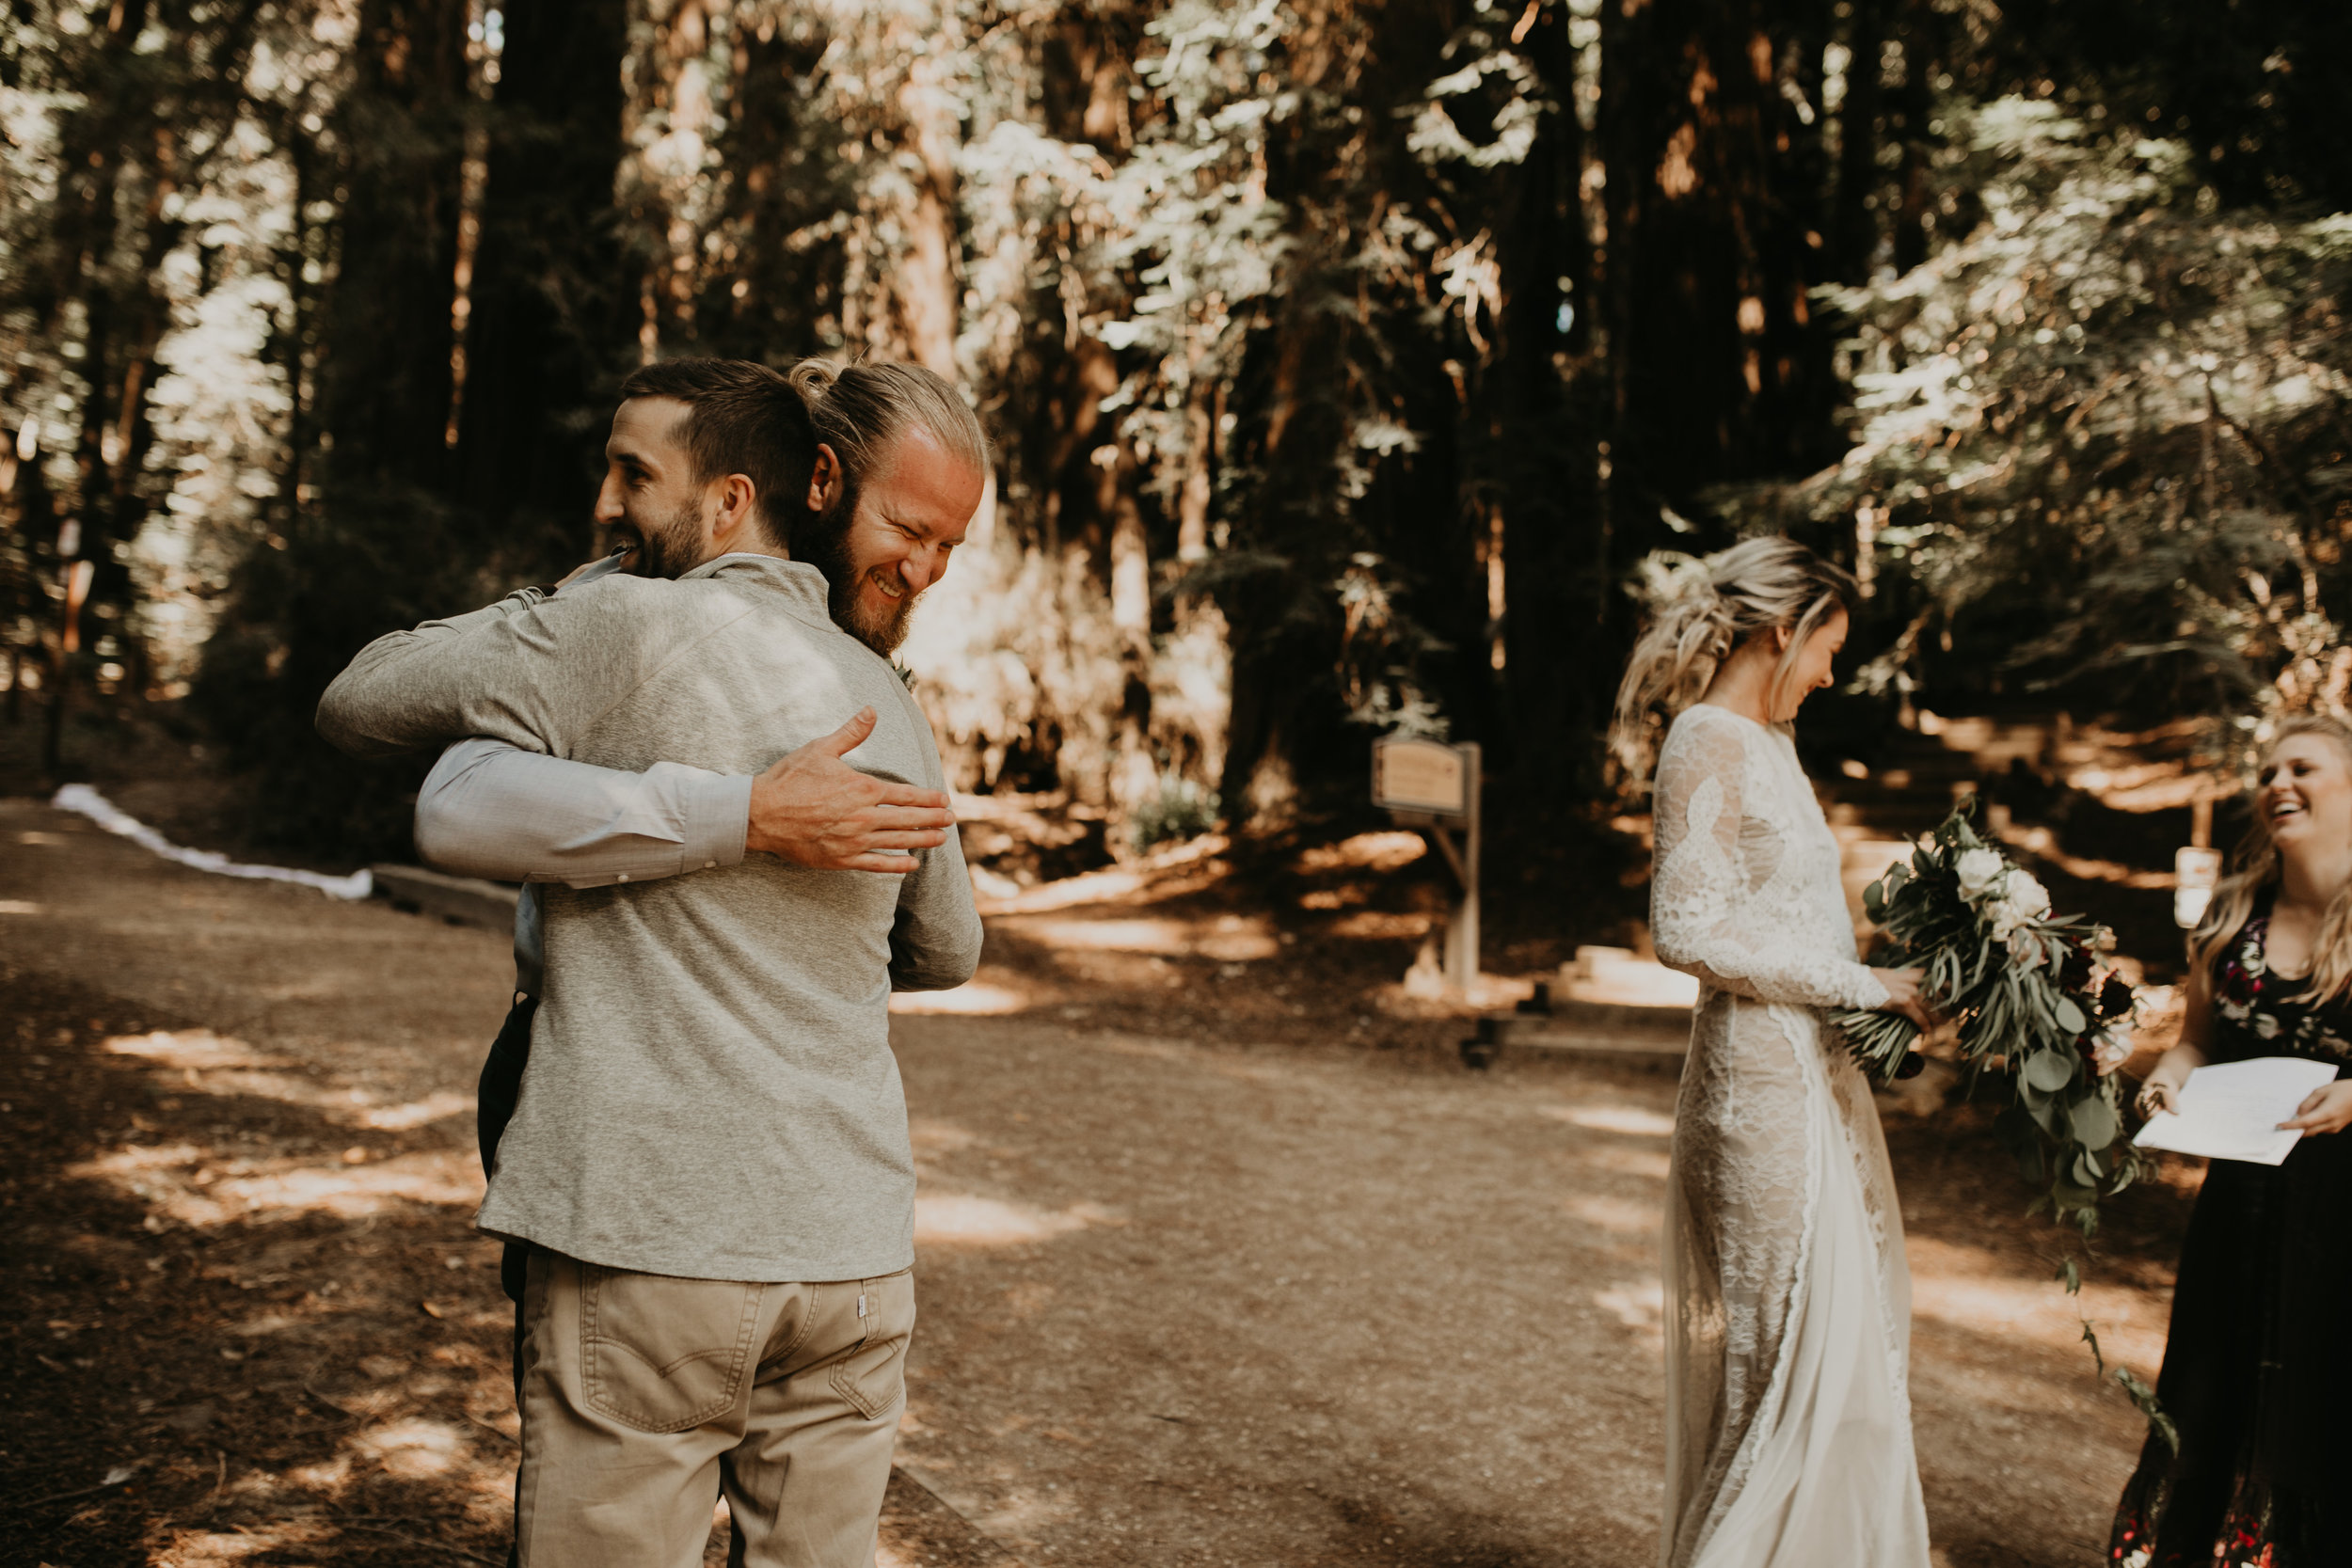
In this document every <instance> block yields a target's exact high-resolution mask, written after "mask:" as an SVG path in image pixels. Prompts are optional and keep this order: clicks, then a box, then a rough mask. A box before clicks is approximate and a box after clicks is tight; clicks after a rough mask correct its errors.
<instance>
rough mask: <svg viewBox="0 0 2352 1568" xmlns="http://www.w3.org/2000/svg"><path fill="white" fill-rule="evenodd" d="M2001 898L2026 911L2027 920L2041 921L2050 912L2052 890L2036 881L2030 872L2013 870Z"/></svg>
mask: <svg viewBox="0 0 2352 1568" xmlns="http://www.w3.org/2000/svg"><path fill="white" fill-rule="evenodd" d="M2001 896H2002V897H2004V898H2006V899H2008V900H2009V901H2010V903H2012V904H2014V905H2016V906H2017V907H2018V908H2019V909H2021V910H2023V911H2026V919H2027V920H2039V919H2041V918H2042V916H2043V915H2045V914H2048V913H2049V912H2050V890H2049V889H2048V888H2045V887H2043V886H2042V884H2041V883H2040V882H2038V881H2036V880H2034V877H2033V873H2032V872H2030V871H2015V870H2012V871H2011V872H2010V874H2009V885H2008V886H2007V887H2006V888H2004V889H2003V890H2002V892H2001Z"/></svg>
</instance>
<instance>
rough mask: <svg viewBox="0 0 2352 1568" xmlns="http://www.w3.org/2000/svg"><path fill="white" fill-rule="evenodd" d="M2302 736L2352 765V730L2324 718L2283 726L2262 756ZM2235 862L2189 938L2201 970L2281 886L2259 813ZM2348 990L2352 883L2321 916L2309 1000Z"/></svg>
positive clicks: (2351, 958)
mask: <svg viewBox="0 0 2352 1568" xmlns="http://www.w3.org/2000/svg"><path fill="white" fill-rule="evenodd" d="M2302 735H2315V736H2320V737H2321V738H2322V739H2324V740H2327V741H2328V742H2330V743H2332V744H2333V745H2334V746H2335V748H2336V751H2337V752H2339V753H2340V754H2341V755H2342V756H2343V757H2344V762H2345V763H2346V764H2347V765H2348V766H2352V726H2347V725H2345V724H2344V721H2342V720H2340V719H2331V718H2329V717H2328V716H2327V715H2326V714H2320V713H2311V714H2305V715H2303V716H2302V717H2301V718H2298V719H2290V720H2288V721H2286V722H2285V723H2283V724H2281V725H2280V726H2279V733H2278V735H2277V736H2273V737H2272V739H2271V742H2270V745H2269V747H2268V749H2267V750H2265V752H2264V753H2263V755H2264V757H2265V760H2267V759H2268V758H2269V757H2271V756H2274V755H2276V754H2277V753H2278V750H2279V748H2280V746H2283V745H2284V744H2286V743H2287V742H2288V741H2290V740H2292V739H2294V738H2295V737H2296V736H2302ZM2231 859H2232V861H2233V863H2234V864H2233V868H2232V870H2231V872H2230V874H2229V875H2228V876H2226V877H2224V878H2222V879H2221V880H2220V882H2219V883H2217V885H2216V886H2215V888H2214V890H2213V901H2212V902H2211V903H2209V904H2207V905H2206V906H2205V918H2204V919H2202V920H2201V921H2199V922H2198V923H2197V929H2195V930H2194V931H2191V932H2190V933H2189V937H2188V961H2189V963H2190V964H2191V965H2192V966H2193V967H2194V968H2195V969H2197V970H2206V969H2209V968H2210V967H2211V966H2212V964H2213V961H2214V959H2215V958H2217V956H2219V954H2220V953H2221V951H2222V949H2223V948H2225V947H2227V946H2228V945H2229V944H2230V943H2231V942H2234V941H2236V940H2237V935H2238V933H2239V932H2240V931H2243V930H2244V929H2246V923H2247V921H2249V920H2250V919H2252V918H2253V914H2254V904H2255V901H2256V900H2257V899H2259V898H2260V897H2261V896H2262V895H2263V892H2264V890H2265V889H2267V888H2275V887H2277V886H2278V885H2279V876H2280V870H2279V847H2278V846H2277V845H2276V844H2274V843H2272V842H2271V838H2270V824H2269V823H2267V822H2265V821H2264V820H2263V816H2262V814H2261V813H2260V812H2256V813H2255V814H2254V825H2253V826H2252V827H2250V828H2249V829H2247V830H2246V837H2245V838H2244V839H2242V840H2240V841H2239V843H2238V847H2237V852H2236V853H2235V854H2234V855H2233V856H2232V857H2231ZM2348 987H2352V882H2346V883H2345V884H2344V886H2343V887H2341V888H2338V889H2337V890H2336V895H2335V896H2334V897H2333V898H2330V899H2329V900H2328V912H2327V913H2326V914H2325V915H2322V916H2321V917H2320V922H2319V937H2318V940H2317V941H2315V942H2312V977H2311V991H2310V995H2311V997H2312V1000H2314V1001H2320V1002H2325V1001H2328V1000H2329V999H2331V998H2333V997H2335V996H2338V995H2340V994H2342V993H2343V991H2344V990H2345V989H2346V988H2348Z"/></svg>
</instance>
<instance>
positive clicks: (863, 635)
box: [794, 484, 921, 658]
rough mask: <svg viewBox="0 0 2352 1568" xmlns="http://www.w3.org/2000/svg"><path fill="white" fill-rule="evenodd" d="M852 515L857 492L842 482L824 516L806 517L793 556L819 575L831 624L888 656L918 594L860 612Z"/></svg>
mask: <svg viewBox="0 0 2352 1568" xmlns="http://www.w3.org/2000/svg"><path fill="white" fill-rule="evenodd" d="M856 515H857V491H856V489H855V487H854V486H852V485H849V484H844V485H843V486H842V489H841V494H840V496H839V497H838V498H836V499H835V500H834V503H833V505H832V506H831V507H830V508H828V509H827V510H826V511H825V513H824V515H822V516H819V517H816V518H812V519H811V522H812V523H813V525H814V526H813V527H810V528H808V529H806V530H805V531H803V538H802V539H801V540H800V541H798V542H797V547H796V549H795V551H794V553H795V554H796V555H798V556H799V557H800V558H801V559H802V560H803V561H805V562H808V563H809V564H810V565H812V566H814V567H816V568H817V569H818V571H820V572H822V573H824V574H825V608H826V610H827V611H828V612H829V613H830V614H831V615H832V616H833V624H834V626H839V627H840V628H841V629H842V630H843V631H846V632H848V633H849V634H850V636H851V637H854V638H856V639H857V640H858V641H861V642H863V643H865V644H866V646H867V647H869V648H871V649H873V650H874V651H875V652H876V653H878V654H880V655H882V657H884V658H888V657H890V656H891V655H892V654H895V653H897V652H898V644H899V643H901V642H904V641H906V640H907V622H908V620H909V619H910V618H911V617H912V616H913V615H914V601H915V600H916V599H918V598H920V597H921V595H920V594H907V595H906V596H905V597H903V598H901V599H899V600H898V601H897V602H896V603H894V604H893V605H892V606H891V608H890V609H889V610H887V611H886V612H885V613H883V614H882V615H880V616H870V617H869V616H867V615H866V614H865V613H864V611H863V610H861V608H860V605H861V602H862V600H863V599H864V597H865V595H864V594H863V592H862V590H863V589H864V588H865V586H866V574H865V573H863V572H860V571H859V570H858V569H857V562H855V561H853V560H852V559H850V521H851V519H853V518H854V517H855V516H856Z"/></svg>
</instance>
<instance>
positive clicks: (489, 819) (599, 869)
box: [417, 736, 752, 887]
mask: <svg viewBox="0 0 2352 1568" xmlns="http://www.w3.org/2000/svg"><path fill="white" fill-rule="evenodd" d="M751 800H752V777H751V775H750V774H748V773H745V774H725V773H714V772H710V771H708V770H707V769H705V768H688V767H685V766H683V765H681V764H678V763H673V762H662V763H656V764H655V765H654V766H653V767H651V768H647V769H646V770H645V771H644V772H642V773H630V772H625V771H623V770H621V769H619V768H596V767H593V766H591V765H589V764H587V763H582V762H573V761H570V760H568V759H566V758H563V757H553V756H548V755H546V754H544V753H542V752H526V751H523V750H521V749H519V748H518V747H516V746H513V745H510V744H508V743H507V742H505V741H502V740H494V739H489V738H487V737H484V736H475V737H473V738H471V739H468V740H461V741H459V742H458V743H457V744H456V745H454V746H452V747H451V748H450V749H449V750H448V751H446V752H443V753H442V754H441V760H440V761H439V762H438V763H437V764H436V765H435V766H434V768H433V771H432V773H431V774H429V775H428V776H427V777H426V779H425V782H424V785H423V787H422V788H421V790H419V791H418V794H417V853H418V854H419V855H420V856H421V857H422V858H423V860H424V861H425V863H427V864H429V865H433V866H437V867H438V868H439V869H441V870H443V871H450V872H454V873H457V874H459V875H461V876H469V877H489V878H494V879H499V880H501V881H510V882H562V883H564V884H566V885H567V886H571V887H604V886H607V885H609V884H612V883H615V882H636V881H650V880H654V879H659V878H663V877H675V876H677V875H679V874H680V873H681V872H691V871H702V870H708V869H715V868H717V867H720V866H728V865H734V864H737V863H739V862H740V861H741V860H742V859H743V840H744V834H745V832H746V828H747V825H748V823H749V821H750V818H751Z"/></svg>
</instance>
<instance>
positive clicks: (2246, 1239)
mask: <svg viewBox="0 0 2352 1568" xmlns="http://www.w3.org/2000/svg"><path fill="white" fill-rule="evenodd" d="M2269 934H2270V903H2269V900H2268V899H2267V898H2265V899H2264V900H2263V901H2262V902H2260V903H2259V904H2257V905H2256V906H2255V910H2254V913H2253V916H2252V917H2251V918H2250V919H2249V920H2248V921H2247V923H2246V928H2245V929H2244V930H2243V931H2241V932H2239V933H2238V936H2237V939H2236V940H2235V941H2233V942H2231V943H2230V944H2229V945H2228V946H2226V947H2225V948H2223V949H2222V951H2221V953H2220V955H2219V956H2218V957H2217V958H2216V959H2215V961H2214V974H2213V982H2214V984H2213V992H2214V1001H2213V1034H2212V1039H2211V1041H2210V1046H2209V1049H2208V1052H2207V1055H2208V1058H2209V1059H2210V1060H2211V1061H2214V1062H2234V1061H2243V1060H2245V1059H2247V1058H2249V1057H2252V1056H2304V1057H2309V1058H2312V1060H2315V1061H2322V1062H2329V1063H2333V1064H2335V1065H2336V1066H2337V1067H2338V1069H2339V1072H2338V1076H2339V1077H2341V1076H2342V1075H2343V1074H2342V1071H2341V1069H2342V1068H2344V1066H2346V1065H2352V1002H2348V1001H2347V1000H2346V999H2345V998H2344V997H2342V996H2338V997H2336V998H2335V999H2333V1000H2330V1001H2328V1002H2324V1003H2320V1004H2317V1005H2314V1004H2313V1003H2312V1000H2311V998H2310V997H2309V996H2308V995H2307V994H2306V992H2307V991H2308V990H2309V987H2308V983H2307V982H2305V981H2302V980H2290V979H2286V978H2284V977H2283V976H2280V975H2279V974H2273V973H2271V970H2270V966H2269V964H2268V962H2267V961H2266V958H2265V948H2266V945H2267V942H2268V939H2269ZM2347 1328H2352V1130H2347V1131H2346V1132H2337V1133H2330V1134H2328V1135H2326V1136H2312V1135H2309V1134H2307V1135H2306V1136H2305V1137H2304V1138H2303V1139H2302V1140H2301V1141H2300V1142H2298V1143H2297V1144H2296V1146H2295V1148H2294V1151H2293V1152H2292V1153H2290V1154H2289V1155H2288V1156H2287V1158H2286V1161H2285V1163H2284V1164H2280V1165H2278V1166H2275V1167H2274V1166H2270V1165H2257V1164H2248V1163H2246V1162H2244V1161H2240V1160H2215V1161H2212V1162H2210V1163H2209V1164H2208V1165H2207V1167H2206V1171H2205V1182H2204V1186H2203V1188H2202V1190H2201V1191H2200V1192H2199V1194H2198V1195H2197V1207H2196V1210H2195V1212H2193V1213H2192V1214H2191V1216H2190V1218H2189V1222H2188V1235H2187V1236H2186V1238H2185V1240H2184V1241H2183V1243H2182V1245H2181V1269H2180V1276H2179V1282H2178V1283H2177V1284H2176V1285H2175V1287H2174V1288H2173V1292H2172V1323H2171V1328H2170V1331H2169V1337H2168V1338H2167V1340H2166V1345H2165V1353H2164V1371H2163V1373H2162V1375H2161V1376H2160V1377H2159V1378H2158V1379H2157V1382H2156V1393H2157V1397H2158V1398H2159V1399H2161V1400H2162V1401H2163V1402H2164V1408H2165V1411H2166V1413H2167V1414H2168V1415H2169V1416H2170V1417H2171V1418H2172V1420H2173V1422H2174V1424H2175V1425H2176V1426H2177V1427H2178V1428H2179V1429H2180V1434H2181V1451H2180V1452H2179V1454H2178V1455H2177V1456H2176V1455H2175V1454H2173V1453H2172V1452H2171V1450H2170V1449H2169V1448H2168V1447H2167V1446H2166V1444H2165V1442H2164V1439H2163V1438H2162V1437H2160V1436H2158V1435H2155V1434H2154V1433H2151V1434H2150V1436H2149V1438H2148V1443H2147V1446H2146V1447H2145V1448H2144V1449H2141V1451H2140V1456H2139V1468H2138V1469H2137V1471H2135V1472H2134V1473H2133V1475H2132V1479H2131V1481H2130V1482H2129V1483H2128V1484H2126V1485H2125V1486H2124V1488H2123V1500H2122V1506H2121V1507H2119V1508H2118V1509H2117V1510H2116V1514H2115V1528H2114V1532H2113V1534H2112V1535H2111V1536H2110V1537H2109V1539H2108V1544H2107V1560H2109V1561H2110V1562H2112V1563H2116V1564H2121V1565H2122V1568H2187V1565H2190V1564H2195V1565H2197V1568H2205V1565H2207V1564H2220V1565H2224V1568H2319V1565H2321V1564H2335V1563H2343V1562H2346V1561H2352V1419H2347V1417H2346V1414H2345V1412H2344V1406H2343V1402H2342V1397H2341V1393H2340V1389H2341V1386H2342V1378H2341V1375H2340V1362H2341V1358H2342V1354H2343V1351H2344V1341H2345V1338H2346V1336H2345V1332H2344V1331H2345V1330H2346V1329H2347Z"/></svg>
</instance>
